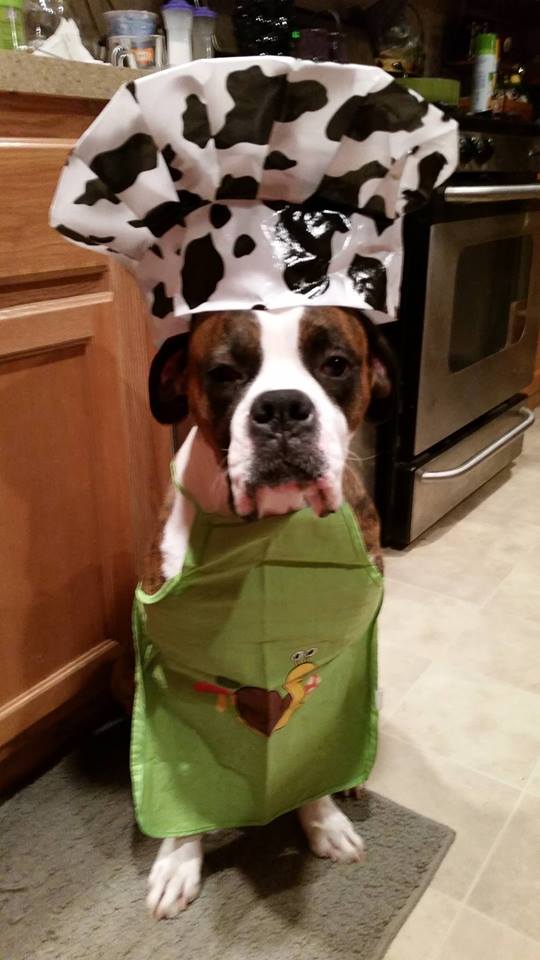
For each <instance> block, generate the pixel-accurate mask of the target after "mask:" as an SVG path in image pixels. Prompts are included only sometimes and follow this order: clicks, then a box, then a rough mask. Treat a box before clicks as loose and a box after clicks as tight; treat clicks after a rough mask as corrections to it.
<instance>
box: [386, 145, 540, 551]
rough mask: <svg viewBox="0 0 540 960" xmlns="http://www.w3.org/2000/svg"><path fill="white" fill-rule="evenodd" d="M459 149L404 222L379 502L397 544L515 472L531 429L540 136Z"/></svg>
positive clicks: (539, 290) (539, 297)
mask: <svg viewBox="0 0 540 960" xmlns="http://www.w3.org/2000/svg"><path fill="white" fill-rule="evenodd" d="M461 142H462V164H461V166H460V169H459V172H458V174H456V175H455V176H454V177H453V178H452V180H451V181H450V182H449V184H448V185H447V186H446V187H445V188H443V189H442V190H441V191H440V193H439V194H438V195H437V196H436V197H435V198H434V200H433V202H432V203H431V204H430V206H429V207H428V208H427V209H425V210H424V211H422V212H420V213H419V214H418V215H414V216H411V217H409V218H407V221H406V224H405V232H404V241H405V263H404V275H403V286H402V302H401V309H400V319H399V323H398V324H397V325H396V332H395V333H394V337H395V339H396V341H397V342H396V348H397V352H398V355H399V358H400V367H401V371H400V372H401V403H400V409H399V414H398V417H397V422H396V424H395V425H394V426H393V428H392V429H391V428H387V429H386V432H385V433H384V434H383V436H384V443H385V444H386V447H387V448H388V447H389V446H390V447H391V449H392V457H391V462H390V463H389V462H388V459H387V460H386V462H385V464H384V466H383V467H381V469H382V470H384V471H385V477H384V480H383V482H382V486H381V485H379V497H378V499H379V503H380V506H381V512H382V514H383V531H384V535H385V540H386V542H388V543H392V544H394V545H396V546H404V545H406V544H407V543H409V542H410V541H411V540H413V539H414V538H415V537H417V536H418V535H419V534H420V533H422V532H423V530H425V529H426V528H427V527H428V526H430V525H431V524H432V523H434V522H435V521H436V520H437V519H439V517H441V516H442V515H443V514H444V513H446V512H447V511H448V510H449V509H451V508H452V507H453V506H455V505H456V504H457V503H458V502H460V501H461V500H462V499H463V498H464V497H466V496H468V495H469V494H470V493H471V492H472V491H473V490H475V489H477V487H478V486H480V485H481V484H482V483H484V482H485V481H486V480H487V479H489V478H490V477H491V476H493V474H494V473H496V472H497V471H498V470H500V469H502V467H504V466H505V465H506V464H507V463H508V462H510V461H511V459H512V458H514V457H515V456H516V455H517V454H518V453H519V451H520V449H521V444H522V433H523V432H524V430H525V429H526V427H527V426H529V425H530V423H531V422H532V415H531V414H529V413H528V411H526V410H524V409H522V398H520V396H519V394H520V391H523V389H524V388H525V387H526V386H527V384H528V383H529V382H530V380H531V379H532V374H533V369H534V359H535V353H536V344H537V339H538V329H539V324H540V138H534V137H531V136H530V134H529V135H528V136H527V135H526V133H523V134H522V133H521V132H520V133H516V134H514V133H508V134H494V135H489V134H486V133H485V132H483V131H478V132H476V131H474V132H471V133H462V141H461ZM520 411H521V412H520ZM381 501H382V502H381Z"/></svg>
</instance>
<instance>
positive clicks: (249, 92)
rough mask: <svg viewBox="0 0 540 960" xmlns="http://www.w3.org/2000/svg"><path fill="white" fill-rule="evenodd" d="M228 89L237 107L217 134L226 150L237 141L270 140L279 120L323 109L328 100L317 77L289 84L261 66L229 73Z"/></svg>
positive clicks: (284, 121) (220, 145) (221, 146)
mask: <svg viewBox="0 0 540 960" xmlns="http://www.w3.org/2000/svg"><path fill="white" fill-rule="evenodd" d="M227 91H228V93H229V94H230V95H231V97H232V99H233V100H234V106H233V107H232V109H231V110H229V112H228V114H227V116H226V117H225V124H224V126H223V127H222V129H221V130H220V131H219V133H217V134H216V137H215V142H216V147H217V149H218V150H226V149H227V148H228V147H232V146H234V145H235V144H236V143H259V144H262V143H268V140H269V138H270V131H271V129H272V127H273V125H274V123H275V121H276V120H278V121H281V122H282V123H289V122H292V121H293V120H297V119H298V117H300V116H301V115H302V113H306V112H308V111H314V110H320V108H321V107H323V106H324V105H325V104H326V103H327V101H328V97H327V94H326V90H325V88H324V86H323V85H322V83H319V82H318V81H316V80H300V81H299V82H298V83H289V82H288V80H287V77H286V76H285V75H282V76H279V77H267V76H266V74H264V73H263V71H262V70H261V68H260V67H258V66H253V67H248V68H247V69H245V70H234V71H233V72H232V73H230V74H229V76H228V77H227Z"/></svg>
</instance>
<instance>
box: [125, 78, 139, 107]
mask: <svg viewBox="0 0 540 960" xmlns="http://www.w3.org/2000/svg"><path fill="white" fill-rule="evenodd" d="M126 90H128V91H129V93H130V94H131V96H132V97H133V99H134V100H135V102H136V103H138V102H139V101H138V100H137V88H136V86H135V81H134V80H129V81H128V83H126Z"/></svg>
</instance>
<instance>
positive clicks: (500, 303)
mask: <svg viewBox="0 0 540 960" xmlns="http://www.w3.org/2000/svg"><path fill="white" fill-rule="evenodd" d="M532 253H533V242H532V237H531V236H530V235H525V236H521V237H505V238H504V239H502V240H492V241H490V242H489V243H480V244H477V245H475V246H467V247H465V248H464V249H463V252H462V254H461V256H460V258H459V261H458V265H457V273H456V287H455V296H454V312H453V317H452V332H451V340H450V356H449V361H448V362H449V367H450V370H452V371H453V372H456V371H458V370H463V369H464V367H469V366H471V364H473V363H477V362H478V361H479V360H482V359H483V358H484V357H489V356H491V354H493V353H497V352H498V351H499V350H503V349H504V348H505V347H506V346H508V345H509V344H511V343H516V342H517V341H518V340H519V339H520V337H521V336H522V334H523V330H524V327H525V310H526V306H527V292H528V288H529V279H530V273H531V260H532Z"/></svg>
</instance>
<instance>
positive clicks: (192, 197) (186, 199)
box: [176, 190, 208, 217]
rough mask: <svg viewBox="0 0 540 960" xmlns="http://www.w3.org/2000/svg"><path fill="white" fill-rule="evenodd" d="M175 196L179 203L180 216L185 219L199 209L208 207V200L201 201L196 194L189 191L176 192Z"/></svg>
mask: <svg viewBox="0 0 540 960" xmlns="http://www.w3.org/2000/svg"><path fill="white" fill-rule="evenodd" d="M176 195H177V197H178V200H179V201H180V206H181V208H182V216H184V217H187V216H188V215H189V214H190V213H193V211H194V210H198V209H199V208H200V207H206V206H208V200H203V198H202V197H201V196H200V195H199V194H198V193H192V191H191V190H178V191H177V194H176Z"/></svg>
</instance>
